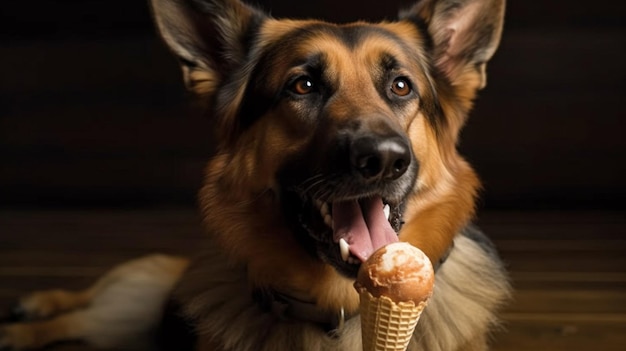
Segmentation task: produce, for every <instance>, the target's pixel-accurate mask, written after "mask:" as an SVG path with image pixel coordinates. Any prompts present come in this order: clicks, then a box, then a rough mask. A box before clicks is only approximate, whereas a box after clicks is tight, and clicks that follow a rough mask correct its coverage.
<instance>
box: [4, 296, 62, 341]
mask: <svg viewBox="0 0 626 351" xmlns="http://www.w3.org/2000/svg"><path fill="white" fill-rule="evenodd" d="M63 311H64V308H63V306H62V301H59V292H57V291H41V292H34V293H31V294H28V295H26V296H23V297H22V298H20V299H19V301H18V302H17V303H16V304H15V305H14V306H13V307H12V308H11V309H10V310H9V312H8V314H7V317H8V318H7V319H8V320H9V321H12V322H20V321H33V320H39V319H45V318H49V317H52V316H54V315H56V314H58V313H60V312H63ZM0 351H2V350H1V349H0Z"/></svg>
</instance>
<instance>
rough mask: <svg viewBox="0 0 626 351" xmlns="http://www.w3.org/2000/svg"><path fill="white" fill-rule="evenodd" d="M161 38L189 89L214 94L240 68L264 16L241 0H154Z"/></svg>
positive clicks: (152, 2) (155, 16)
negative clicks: (249, 40) (234, 70)
mask: <svg viewBox="0 0 626 351" xmlns="http://www.w3.org/2000/svg"><path fill="white" fill-rule="evenodd" d="M151 5H152V14H153V17H154V21H155V22H156V26H157V28H158V31H159V33H160V34H161V37H162V38H163V40H164V41H165V43H166V44H167V45H168V46H169V48H170V50H172V51H173V52H174V54H175V55H176V56H177V57H178V59H179V61H180V64H181V67H182V70H183V78H184V81H185V85H186V86H187V88H188V89H189V90H190V91H192V92H194V93H197V94H200V95H205V94H212V93H213V92H214V91H215V89H216V88H217V86H218V85H219V84H220V82H221V81H222V79H223V78H224V76H226V75H227V74H229V73H230V72H232V70H233V69H236V68H237V67H241V66H242V65H243V64H244V61H245V57H246V54H247V52H246V48H247V47H248V45H247V43H246V40H248V38H249V34H250V33H251V32H252V31H254V29H255V28H256V27H257V26H258V25H259V24H260V23H261V22H262V20H263V18H264V17H265V16H264V15H263V14H262V13H261V12H260V11H258V10H256V9H254V8H252V7H250V6H248V5H246V4H244V3H242V2H240V1H239V0H151Z"/></svg>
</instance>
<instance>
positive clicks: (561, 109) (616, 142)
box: [0, 0, 626, 210]
mask: <svg viewBox="0 0 626 351" xmlns="http://www.w3.org/2000/svg"><path fill="white" fill-rule="evenodd" d="M259 3H260V4H261V6H262V7H263V8H265V9H271V11H272V14H273V15H274V16H276V17H282V16H292V17H319V18H325V19H329V20H333V21H352V20H357V19H373V20H378V19H382V18H388V19H391V18H393V17H394V16H395V13H396V11H397V8H399V7H404V6H407V5H409V4H410V3H411V1H407V0H404V1H397V0H396V1H384V2H382V1H379V0H367V1H362V0H350V1H337V0H334V1H329V0H324V1H308V2H304V1H302V2H299V1H290V0H274V1H271V0H266V1H259ZM625 19H626V2H624V1H622V0H596V1H592V2H590V1H582V0H553V1H522V0H517V1H510V2H509V4H508V8H507V21H506V27H505V31H504V36H503V40H502V44H501V47H500V50H499V52H498V53H497V54H496V56H495V58H494V59H493V61H492V62H491V64H490V66H489V67H488V73H489V75H488V81H489V84H488V86H487V88H486V90H484V91H483V92H482V93H481V94H480V97H479V99H478V101H477V105H476V108H475V110H474V112H473V113H472V115H471V118H470V122H469V124H468V126H467V128H466V129H465V130H464V132H463V135H462V142H461V145H460V149H461V151H462V153H463V154H464V155H466V156H467V158H468V159H469V160H470V162H471V163H472V164H473V165H474V166H475V168H476V169H477V170H478V172H479V174H480V175H481V177H482V179H483V181H484V186H485V191H484V193H483V196H482V200H481V202H480V206H481V207H482V208H487V209H502V208H514V209H546V208H552V209H554V208H557V209H574V208H576V209H620V210H621V209H624V207H625V206H624V203H626V186H625V185H624V179H625V178H626V169H625V166H624V161H625V160H624V152H625V150H626V137H624V117H626V116H625V105H626V103H625V101H626V94H625V92H626V68H625V67H626V35H625V34H626V21H625ZM187 100H188V97H187V96H186V94H185V93H184V91H183V87H182V82H181V80H180V76H179V70H178V66H177V64H176V62H175V60H174V59H173V57H172V56H171V55H170V54H169V53H168V52H167V51H166V49H165V47H164V45H162V44H161V42H160V40H159V39H158V38H157V36H156V35H155V32H154V30H153V27H152V23H151V21H150V17H149V11H148V7H147V4H146V1H143V0H137V1H129V0H83V1H69V0H66V1H61V0H57V1H52V0H48V1H44V0H39V1H24V0H3V1H2V5H1V6H0V206H2V207H49V206H54V207H91V206H96V207H98V206H162V205H193V204H194V202H195V193H196V190H197V188H198V187H199V184H200V180H201V173H202V167H203V163H204V161H205V160H206V159H207V157H208V156H209V154H210V147H209V145H210V140H208V135H209V134H210V133H209V132H208V130H207V128H208V123H207V121H205V120H203V119H202V117H201V116H199V115H198V114H196V113H194V112H193V111H192V110H191V109H189V108H187V107H186V106H188V101H187Z"/></svg>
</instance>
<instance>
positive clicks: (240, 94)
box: [0, 0, 511, 351]
mask: <svg viewBox="0 0 626 351" xmlns="http://www.w3.org/2000/svg"><path fill="white" fill-rule="evenodd" d="M151 5H152V6H151V7H152V12H153V18H154V21H155V23H156V27H157V28H158V32H159V33H160V35H161V37H162V38H163V40H164V42H165V43H166V45H167V46H168V47H169V49H170V50H171V51H172V52H173V54H174V55H175V56H176V57H177V58H178V60H179V62H180V66H181V68H182V75H183V79H184V82H185V86H186V87H187V89H188V90H189V91H190V92H192V93H193V95H194V96H195V97H197V100H198V101H199V102H200V103H202V104H203V105H204V106H205V107H206V111H207V115H209V118H210V119H211V121H212V123H213V126H214V130H215V135H214V140H215V141H216V143H217V151H216V152H215V155H214V156H213V157H212V158H211V159H210V160H209V161H208V165H207V167H206V174H205V180H204V185H203V187H202V188H201V190H200V195H199V203H200V212H201V214H202V217H203V223H204V227H205V230H206V233H207V236H206V237H207V239H206V240H207V241H206V242H205V243H202V244H200V246H201V247H202V248H203V253H202V254H201V255H199V256H198V257H195V258H193V259H189V258H184V257H173V256H167V255H159V254H156V255H151V256H148V257H143V258H139V259H137V260H134V261H131V262H127V263H124V264H122V265H120V266H119V267H116V268H114V269H113V270H112V271H111V272H109V273H108V274H106V275H105V276H104V277H102V278H101V279H100V280H98V281H97V282H96V283H95V284H94V285H93V286H92V287H90V288H88V289H86V290H84V291H77V292H70V291H64V290H55V291H47V292H39V293H34V294H31V295H28V296H26V297H24V298H22V299H21V300H20V304H19V309H18V311H19V312H20V313H19V314H20V315H21V316H22V317H24V318H25V319H27V321H23V322H19V323H14V324H7V325H4V326H3V327H2V328H1V329H0V348H1V349H2V350H24V349H33V348H40V347H43V346H45V345H48V344H50V343H53V342H58V341H62V340H71V339H79V340H84V341H86V342H88V343H90V344H92V345H94V346H97V347H102V348H113V349H115V348H118V347H120V346H119V345H123V344H124V343H126V342H132V341H136V340H139V339H138V338H139V336H140V335H147V334H149V333H150V331H154V330H160V332H159V334H161V335H167V334H168V329H167V328H165V329H163V328H161V329H159V326H162V325H165V326H167V325H178V326H180V325H182V326H183V327H185V328H187V329H185V330H187V331H190V332H191V334H192V336H193V339H191V342H183V341H180V342H174V343H173V349H174V350H184V349H185V348H186V347H187V346H189V347H190V348H191V349H195V350H199V351H208V350H217V351H227V350H237V351H252V350H268V351H269V350H286V351H290V350H307V351H322V350H342V351H355V350H361V349H362V345H361V334H360V318H359V314H358V303H359V301H358V295H357V293H356V291H355V288H354V286H353V284H354V280H355V276H356V273H357V271H358V268H359V266H360V264H361V262H363V261H364V260H366V259H367V258H368V257H369V255H371V253H372V252H373V251H375V250H377V249H378V248H380V247H382V246H385V245H386V244H389V243H391V242H394V241H398V240H400V241H405V242H408V243H410V244H412V245H414V246H416V247H418V248H420V249H421V250H423V251H424V252H425V253H426V254H427V256H428V257H429V258H430V260H431V262H433V265H434V266H435V270H436V275H435V276H436V278H435V289H434V294H433V297H432V298H431V299H430V301H429V305H428V307H427V308H426V310H425V312H424V313H423V315H422V317H421V319H420V322H419V323H418V326H417V328H416V331H415V332H414V335H413V338H412V340H411V343H410V344H409V347H408V349H409V350H421V351H479V350H487V349H488V345H489V340H490V335H491V331H493V330H494V328H497V327H498V325H499V324H498V318H497V312H498V310H499V309H500V308H501V306H502V304H503V303H505V302H506V301H507V299H508V298H509V296H510V294H511V288H510V285H509V279H508V276H507V273H506V271H505V269H504V267H503V265H502V263H501V261H500V259H499V258H498V255H497V253H496V251H495V249H494V247H493V244H491V242H490V241H489V240H488V239H487V238H486V237H485V236H484V235H483V234H482V233H481V232H480V231H479V230H478V229H477V228H475V227H474V226H473V225H472V224H471V220H472V218H473V216H474V207H475V199H476V197H477V193H478V189H479V180H478V177H477V175H476V174H475V172H474V171H473V170H472V168H471V167H470V165H469V164H468V163H467V162H466V161H465V160H464V159H463V158H462V157H461V156H460V155H459V153H458V151H457V148H456V145H457V141H458V138H459V132H460V130H461V128H462V126H463V125H464V123H465V121H466V118H467V116H468V113H469V111H470V109H471V107H472V104H473V101H474V99H475V97H476V95H477V92H478V91H479V90H481V89H482V88H484V87H485V85H486V64H487V62H488V61H489V60H490V58H491V57H492V56H493V54H494V52H495V51H496V48H497V46H498V44H499V41H500V36H501V32H502V25H503V17H504V7H505V4H504V0H432V1H431V0H422V1H420V2H418V3H416V4H415V5H413V6H412V7H410V8H409V9H407V10H405V11H401V12H400V14H399V18H398V19H397V20H396V21H387V22H381V23H366V22H355V23H350V24H342V25H337V24H331V23H327V22H323V21H318V20H284V19H283V20H280V19H275V18H272V17H270V16H268V15H267V14H265V13H264V12H262V11H260V10H258V9H256V8H254V7H252V6H250V5H248V4H245V3H243V2H241V1H240V0H152V3H151ZM164 306H169V307H171V308H165V307H164ZM166 311H173V312H172V313H169V312H166ZM166 317H167V318H166ZM170 317H171V318H170ZM29 320H30V321H29ZM164 321H174V322H171V323H170V322H168V323H165V322H164ZM180 323H182V324H180ZM183 329H184V328H183ZM153 346H154V345H153Z"/></svg>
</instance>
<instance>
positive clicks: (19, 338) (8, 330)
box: [0, 324, 34, 351]
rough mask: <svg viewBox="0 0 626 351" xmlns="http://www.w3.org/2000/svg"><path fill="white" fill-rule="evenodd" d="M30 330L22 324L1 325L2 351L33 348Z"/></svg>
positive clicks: (0, 349)
mask: <svg viewBox="0 0 626 351" xmlns="http://www.w3.org/2000/svg"><path fill="white" fill-rule="evenodd" d="M33 341H34V339H33V335H32V333H30V329H29V328H28V327H27V326H25V325H22V324H7V325H0V351H20V350H28V349H30V348H32V346H33V344H34V342H33Z"/></svg>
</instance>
